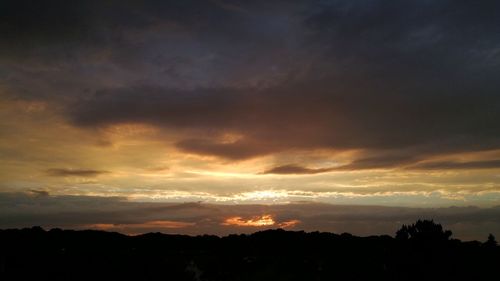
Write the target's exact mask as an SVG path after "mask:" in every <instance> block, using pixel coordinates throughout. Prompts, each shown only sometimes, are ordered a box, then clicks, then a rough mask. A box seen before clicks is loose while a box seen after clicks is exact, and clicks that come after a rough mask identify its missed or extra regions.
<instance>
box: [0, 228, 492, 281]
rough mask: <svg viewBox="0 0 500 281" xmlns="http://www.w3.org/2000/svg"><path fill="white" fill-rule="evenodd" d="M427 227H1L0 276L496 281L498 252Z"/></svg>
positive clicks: (133, 278) (487, 242)
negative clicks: (203, 230) (180, 230)
mask: <svg viewBox="0 0 500 281" xmlns="http://www.w3.org/2000/svg"><path fill="white" fill-rule="evenodd" d="M450 236H451V232H449V231H445V230H443V229H442V227H441V225H439V224H435V223H434V222H432V221H418V222H417V223H415V224H413V225H410V226H403V227H402V228H401V229H400V230H399V231H398V232H397V234H396V237H390V236H371V237H356V236H353V235H351V234H347V233H344V234H340V235H338V234H333V233H320V232H312V233H305V232H301V231H298V232H294V231H284V230H281V229H277V230H267V231H261V232H257V233H254V234H251V235H229V236H227V237H222V238H220V237H217V236H209V235H204V236H196V237H193V236H185V235H166V234H161V233H148V234H144V235H139V236H127V235H122V234H119V233H113V232H104V231H92V230H85V231H73V230H60V229H52V230H50V231H45V230H43V229H42V228H40V227H33V228H29V229H28V228H27V229H21V230H18V229H14V230H0V280H214V281H215V280H231V281H237V280H256V281H265V280H273V281H279V280H301V281H302V280H303V281H307V280H497V279H496V278H498V276H499V275H498V272H499V269H500V247H499V246H497V245H496V241H495V238H494V237H493V236H492V235H490V237H489V238H488V241H486V242H484V243H482V242H477V241H473V242H461V241H460V240H456V239H450Z"/></svg>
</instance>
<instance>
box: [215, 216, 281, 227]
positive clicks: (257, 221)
mask: <svg viewBox="0 0 500 281" xmlns="http://www.w3.org/2000/svg"><path fill="white" fill-rule="evenodd" d="M274 224H275V221H274V219H273V217H272V216H271V215H262V216H256V217H253V218H251V219H248V220H245V219H243V218H242V217H230V218H227V219H226V220H225V221H224V223H222V225H237V226H266V225H274Z"/></svg>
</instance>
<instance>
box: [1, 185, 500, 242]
mask: <svg viewBox="0 0 500 281" xmlns="http://www.w3.org/2000/svg"><path fill="white" fill-rule="evenodd" d="M0 202H1V203H2V204H1V205H0V206H2V207H0V210H1V211H2V212H0V214H1V215H0V228H13V227H31V226H33V225H40V226H43V227H46V228H53V227H61V228H76V229H82V228H94V229H104V230H112V231H120V232H125V233H129V234H137V233H144V232H151V231H161V232H166V233H184V234H207V233H208V234H217V235H226V234H230V233H250V232H254V231H257V230H261V229H268V228H279V227H281V228H287V229H292V230H306V231H317V230H319V231H331V232H335V233H343V232H350V233H353V234H356V235H375V234H388V235H394V233H395V231H396V230H397V229H399V227H400V226H401V225H402V224H408V223H412V222H414V221H416V220H417V219H419V218H427V219H434V220H435V221H437V222H439V223H442V224H443V225H444V226H445V227H446V228H450V229H451V230H453V231H454V237H456V238H461V239H478V240H481V241H483V240H485V239H486V237H487V235H488V233H490V232H491V233H494V234H498V233H500V221H499V219H498V218H499V217H500V213H499V212H500V209H499V208H498V207H493V208H477V207H460V208H459V207H452V208H402V207H381V206H352V205H330V204H320V203H313V202H297V203H292V204H285V205H213V204H203V203H137V202H130V201H127V200H125V199H124V198H109V197H108V198H104V197H86V196H44V197H39V196H29V195H26V194H14V193H10V194H9V193H0ZM13 206H16V207H15V208H13Z"/></svg>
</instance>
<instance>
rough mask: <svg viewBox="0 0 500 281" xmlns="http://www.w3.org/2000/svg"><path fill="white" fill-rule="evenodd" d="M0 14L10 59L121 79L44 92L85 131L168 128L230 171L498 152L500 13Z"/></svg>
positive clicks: (271, 4)
mask: <svg viewBox="0 0 500 281" xmlns="http://www.w3.org/2000/svg"><path fill="white" fill-rule="evenodd" d="M0 11H1V12H0V23H1V24H0V30H1V31H2V33H5V34H6V37H5V39H4V41H3V42H4V43H3V44H2V47H0V50H1V52H2V58H4V59H9V60H11V61H14V62H18V61H23V62H25V64H23V66H27V67H29V64H30V63H31V62H30V59H33V60H40V61H42V64H44V63H46V64H49V61H52V60H53V59H55V58H59V59H61V58H62V60H69V59H68V58H77V60H76V61H75V62H74V63H75V66H74V67H75V69H76V70H75V73H72V76H71V77H72V78H71V79H77V78H74V77H78V75H77V74H78V71H82V72H83V71H84V70H79V67H80V68H83V67H85V66H86V60H85V58H87V56H93V57H94V58H98V60H99V62H100V63H102V64H104V65H106V66H109V67H110V68H109V69H112V70H116V69H120V71H129V72H127V73H128V74H127V75H129V76H125V78H123V77H122V78H120V77H121V76H119V75H118V74H116V75H117V76H118V78H117V77H115V76H113V79H117V80H118V81H115V80H113V81H114V83H110V84H112V85H115V86H110V85H106V86H100V85H99V84H98V83H96V85H91V86H89V88H91V89H93V90H91V91H86V92H83V93H81V94H79V95H78V96H74V97H70V95H69V94H68V95H66V92H71V91H72V89H68V86H64V87H62V88H58V89H57V90H54V91H49V92H51V93H52V92H53V93H54V94H52V95H60V96H58V97H60V98H59V99H58V103H62V108H65V109H64V110H63V112H64V113H65V114H66V116H67V118H68V119H69V120H70V121H71V122H72V124H74V125H75V126H79V127H82V128H92V127H104V126H107V125H114V124H121V123H130V122H134V123H136V122H139V123H146V124H151V125H154V126H157V127H159V128H168V129H171V128H174V129H176V130H178V132H179V134H180V135H181V136H182V137H181V138H182V139H181V140H180V141H179V142H178V143H177V148H178V149H180V150H182V151H185V152H188V153H195V154H200V155H211V156H219V157H222V158H226V159H231V160H242V159H248V158H251V157H256V156H262V155H268V154H273V153H277V152H284V151H293V150H313V149H338V150H343V149H362V150H366V151H368V152H369V154H370V155H367V156H365V157H362V158H361V159H358V160H355V161H354V162H353V163H351V164H350V165H348V166H345V167H343V168H344V169H368V168H377V167H394V166H397V165H409V164H412V163H416V162H418V161H420V160H425V158H426V157H429V156H431V155H435V154H441V153H450V152H461V151H475V150H486V149H498V148H500V147H499V143H500V126H498V125H497V120H500V95H499V94H498V89H499V88H500V80H498V79H497V76H498V72H499V69H500V51H499V50H500V36H498V34H500V17H498V16H497V15H498V12H499V11H500V3H498V1H480V2H479V1H477V2H470V1H405V2H404V3H403V2H401V3H400V2H395V1H385V0H376V1H355V2H354V1H347V0H346V1H291V2H290V1H283V2H282V1H251V2H248V1H200V2H198V1H141V2H134V1H116V2H115V1H106V2H102V1H71V3H69V2H68V1H44V2H40V1H5V2H3V3H2V9H0ZM19 54H21V55H19ZM21 58H25V59H26V60H21ZM44 59H45V60H44ZM109 69H107V68H106V69H104V70H102V69H100V70H99V69H97V70H96V69H92V70H85V71H96V72H98V73H96V75H100V76H102V77H108V75H109V76H111V75H113V74H114V73H113V72H112V71H109ZM57 74H58V75H60V76H58V77H57V78H58V80H65V79H69V77H67V74H65V73H57ZM19 75H21V76H22V75H25V74H19ZM49 76H50V74H49ZM52 78H54V77H52ZM120 79H121V80H120ZM46 80H47V81H50V80H51V79H46ZM104 80H105V79H104ZM19 81H21V82H22V81H23V79H22V77H21V78H17V80H12V81H9V82H8V83H11V84H12V83H14V82H15V83H18V82H19ZM44 81H45V80H44ZM15 83H14V84H15ZM18 84H19V83H18ZM21 84H22V83H21ZM16 85H17V84H16ZM116 85H120V86H116ZM61 93H64V94H65V95H64V98H62V96H63V95H62V94H61ZM21 95H22V94H21ZM228 133H229V134H234V135H238V136H239V138H238V139H236V140H232V141H227V140H224V135H225V134H228ZM200 136H203V137H200ZM372 154H373V155H372ZM305 169H307V168H305Z"/></svg>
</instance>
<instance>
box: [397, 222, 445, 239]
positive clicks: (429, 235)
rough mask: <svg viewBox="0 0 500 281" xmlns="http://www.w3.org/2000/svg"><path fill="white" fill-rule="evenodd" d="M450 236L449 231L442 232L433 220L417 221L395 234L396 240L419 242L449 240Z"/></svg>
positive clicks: (441, 228) (440, 227)
mask: <svg viewBox="0 0 500 281" xmlns="http://www.w3.org/2000/svg"><path fill="white" fill-rule="evenodd" d="M451 235H452V232H451V231H450V230H443V227H442V226H441V225H440V224H438V223H435V222H434V220H418V221H417V222H416V223H414V224H412V225H404V224H403V226H402V227H401V228H400V229H399V230H398V231H397V232H396V239H399V240H408V239H410V240H417V241H418V240H421V241H441V240H449V239H450V237H451Z"/></svg>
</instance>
